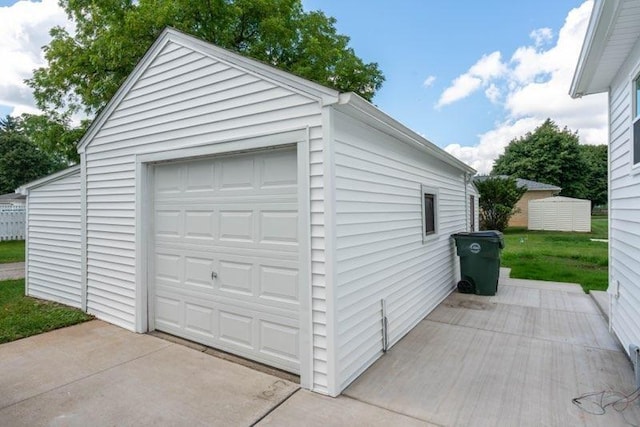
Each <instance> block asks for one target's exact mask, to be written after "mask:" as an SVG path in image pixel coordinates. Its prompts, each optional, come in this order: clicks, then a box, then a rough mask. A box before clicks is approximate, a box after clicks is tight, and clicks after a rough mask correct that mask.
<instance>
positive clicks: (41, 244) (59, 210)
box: [26, 169, 81, 307]
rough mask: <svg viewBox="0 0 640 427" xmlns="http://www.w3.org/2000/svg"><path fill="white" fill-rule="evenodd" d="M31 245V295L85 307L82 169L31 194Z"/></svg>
mask: <svg viewBox="0 0 640 427" xmlns="http://www.w3.org/2000/svg"><path fill="white" fill-rule="evenodd" d="M27 245H28V247H27V263H26V265H27V271H26V276H27V293H28V294H29V295H31V296H33V297H37V298H42V299H47V300H51V301H57V302H60V303H63V304H67V305H70V306H73V307H81V280H80V267H81V258H80V170H79V169H78V170H77V172H75V173H73V174H72V175H69V176H66V177H64V178H61V179H58V180H56V181H53V182H50V183H48V184H45V185H42V186H40V187H37V188H34V189H31V190H30V191H29V195H28V211H27Z"/></svg>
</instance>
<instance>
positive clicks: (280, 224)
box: [260, 210, 298, 246]
mask: <svg viewBox="0 0 640 427" xmlns="http://www.w3.org/2000/svg"><path fill="white" fill-rule="evenodd" d="M297 225H298V212H297V211H295V210H278V211H261V212H260V244H261V245H266V244H272V245H289V246H292V245H293V246H297V245H298V226H297Z"/></svg>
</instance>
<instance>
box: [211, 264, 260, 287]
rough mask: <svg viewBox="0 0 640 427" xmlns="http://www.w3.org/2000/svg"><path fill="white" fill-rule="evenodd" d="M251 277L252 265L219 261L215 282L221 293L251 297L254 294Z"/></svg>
mask: <svg viewBox="0 0 640 427" xmlns="http://www.w3.org/2000/svg"><path fill="white" fill-rule="evenodd" d="M253 276H254V265H253V264H250V263H242V262H234V261H222V260H221V261H220V268H219V269H218V277H217V280H216V281H217V282H218V283H219V286H220V290H221V291H222V292H231V293H234V294H241V295H246V296H253V295H254V294H255V291H254V281H255V280H254V278H253Z"/></svg>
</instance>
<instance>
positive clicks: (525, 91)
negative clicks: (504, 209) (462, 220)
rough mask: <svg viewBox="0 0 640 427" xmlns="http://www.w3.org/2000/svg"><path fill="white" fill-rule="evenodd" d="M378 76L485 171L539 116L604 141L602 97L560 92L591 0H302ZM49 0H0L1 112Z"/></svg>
mask: <svg viewBox="0 0 640 427" xmlns="http://www.w3.org/2000/svg"><path fill="white" fill-rule="evenodd" d="M303 5H304V7H305V9H306V10H318V9H319V10H322V11H323V12H325V14H327V15H329V16H333V17H334V18H336V20H337V23H336V26H337V28H338V31H339V32H340V33H343V34H345V35H348V36H349V37H350V38H351V46H352V47H353V48H354V49H355V51H356V53H357V54H358V55H359V56H360V57H362V58H363V59H364V60H365V61H368V62H369V61H373V62H377V63H378V64H379V66H380V68H381V69H382V71H383V72H384V74H385V77H386V81H385V83H384V85H383V87H382V89H381V90H380V91H379V92H378V94H377V95H376V97H375V98H374V100H373V102H374V104H376V105H377V106H378V107H379V108H381V109H382V110H383V111H385V112H386V113H388V114H390V115H391V116H393V117H394V118H396V119H397V120H399V121H401V122H402V123H404V124H406V125H408V126H409V127H411V128H412V129H414V130H415V131H417V132H418V133H420V134H422V135H424V136H425V137H427V138H428V139H429V140H431V141H432V142H433V143H435V144H436V145H439V146H440V147H443V148H445V149H446V150H447V151H449V152H450V153H452V154H454V155H456V156H457V157H459V158H461V159H462V160H464V161H466V162H467V163H469V164H471V165H472V166H474V167H476V168H477V169H479V170H480V171H481V172H488V170H489V169H490V167H491V163H492V161H493V159H494V158H495V157H496V156H497V155H499V154H500V153H501V152H502V150H503V149H504V146H505V145H506V144H507V143H508V142H509V140H510V139H512V138H514V137H517V136H520V135H522V134H524V133H525V132H526V131H529V130H532V129H533V128H534V127H535V126H536V125H537V124H539V123H541V122H542V121H543V120H544V119H545V118H546V117H551V118H552V119H554V120H556V121H557V122H558V123H559V124H560V125H561V126H564V125H567V126H569V128H571V129H573V130H577V131H578V132H579V134H580V136H581V138H582V142H583V143H606V100H605V99H604V98H603V97H597V96H596V97H586V98H585V99H582V100H571V99H569V97H568V95H567V92H568V90H569V84H570V79H571V75H572V73H573V69H574V67H575V62H576V59H577V56H578V53H579V50H580V46H581V43H582V39H583V36H584V30H585V28H586V23H587V21H588V17H589V12H590V10H591V1H590V0H587V1H585V0H538V1H535V2H531V1H514V0H510V1H507V0H493V1H491V0H489V1H484V2H476V1H465V2H441V1H434V0H401V1H389V0H367V1H364V0H362V1H355V0H351V1H335V0H303ZM65 21H66V17H65V16H64V13H62V12H61V11H60V10H59V8H58V7H57V2H56V0H42V1H41V2H38V3H35V2H34V3H30V2H28V1H21V2H18V4H16V2H15V1H11V0H9V1H7V0H0V22H1V23H3V25H0V57H3V58H7V57H8V58H9V61H8V62H7V63H4V64H3V63H0V114H1V115H5V114H8V113H14V114H19V113H21V112H24V111H32V108H33V103H32V99H31V97H30V93H29V91H28V88H26V87H25V86H24V84H22V83H21V80H22V79H24V78H27V77H29V73H30V71H29V70H30V69H32V68H33V67H34V66H37V65H39V64H38V63H39V62H41V58H39V57H38V48H39V47H40V46H42V45H43V44H46V43H47V38H48V36H47V35H46V29H48V28H50V27H51V26H52V25H55V24H58V25H59V24H62V25H64V24H65Z"/></svg>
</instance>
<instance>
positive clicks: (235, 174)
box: [220, 156, 255, 191]
mask: <svg viewBox="0 0 640 427" xmlns="http://www.w3.org/2000/svg"><path fill="white" fill-rule="evenodd" d="M220 165H221V167H220V171H221V173H220V190H222V191H236V190H242V189H253V188H255V167H254V157H253V156H239V157H236V158H233V157H232V158H227V159H223V160H222V161H221V162H220Z"/></svg>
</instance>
